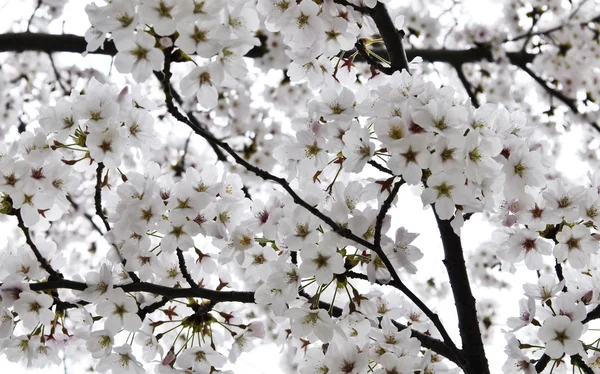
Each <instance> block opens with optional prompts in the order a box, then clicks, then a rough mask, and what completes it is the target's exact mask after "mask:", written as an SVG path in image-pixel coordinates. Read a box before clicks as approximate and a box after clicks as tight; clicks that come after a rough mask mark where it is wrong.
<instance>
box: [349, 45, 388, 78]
mask: <svg viewBox="0 0 600 374" xmlns="http://www.w3.org/2000/svg"><path fill="white" fill-rule="evenodd" d="M354 47H355V48H356V50H357V51H358V54H359V56H361V57H362V58H363V60H365V62H367V63H368V64H369V65H371V67H372V68H373V69H376V70H379V71H381V72H382V73H384V74H388V75H391V74H393V73H394V69H392V68H391V67H387V66H383V65H382V64H381V62H380V61H379V60H378V59H376V58H375V57H373V56H372V55H371V53H370V52H369V50H368V49H367V47H366V46H365V41H364V39H360V40H359V41H358V42H356V44H354Z"/></svg>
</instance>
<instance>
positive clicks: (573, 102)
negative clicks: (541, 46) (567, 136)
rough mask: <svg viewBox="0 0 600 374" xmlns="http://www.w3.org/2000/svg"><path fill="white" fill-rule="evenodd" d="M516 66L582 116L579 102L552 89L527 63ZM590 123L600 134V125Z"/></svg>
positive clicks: (516, 64)
mask: <svg viewBox="0 0 600 374" xmlns="http://www.w3.org/2000/svg"><path fill="white" fill-rule="evenodd" d="M514 65H515V66H518V67H519V68H521V70H523V71H524V72H525V73H527V74H528V75H529V76H530V77H531V78H533V80H534V81H536V82H537V83H538V84H539V85H540V86H541V87H542V88H543V89H544V90H545V91H546V92H547V93H548V94H549V95H550V96H551V97H555V98H557V99H558V100H560V101H561V102H562V103H563V104H565V105H566V106H567V107H568V108H569V109H570V110H571V111H572V112H573V114H576V115H579V116H581V115H582V113H580V112H579V109H578V108H577V101H576V100H575V99H572V98H570V97H568V96H566V95H565V94H563V93H562V92H560V91H559V90H557V89H554V88H552V87H550V85H548V82H547V81H546V80H545V79H543V78H542V77H540V76H539V75H537V74H536V73H535V72H534V71H533V70H531V69H530V68H529V67H528V66H527V64H526V63H522V62H517V63H514ZM589 123H590V125H591V126H592V127H593V128H594V129H595V130H596V131H598V132H600V125H598V124H597V123H596V122H589Z"/></svg>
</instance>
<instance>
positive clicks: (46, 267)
mask: <svg viewBox="0 0 600 374" xmlns="http://www.w3.org/2000/svg"><path fill="white" fill-rule="evenodd" d="M13 213H14V215H15V216H16V217H17V221H18V226H19V228H20V229H21V231H23V234H24V235H25V242H26V243H27V245H29V247H30V248H31V250H32V251H33V254H34V255H35V258H36V259H37V261H38V262H39V263H40V266H41V267H42V268H43V269H44V270H46V272H47V273H48V274H50V277H49V278H48V279H50V280H57V279H62V278H63V275H62V274H61V273H60V272H58V271H56V270H54V268H53V267H52V265H50V263H49V262H48V260H46V258H45V257H44V256H42V254H41V252H40V250H39V249H38V247H37V246H36V245H35V243H34V242H33V240H32V239H31V234H30V233H29V228H28V227H27V226H25V222H23V217H22V216H21V209H13Z"/></svg>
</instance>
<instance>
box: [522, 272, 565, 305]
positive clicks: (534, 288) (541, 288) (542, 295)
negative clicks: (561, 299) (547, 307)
mask: <svg viewBox="0 0 600 374" xmlns="http://www.w3.org/2000/svg"><path fill="white" fill-rule="evenodd" d="M564 285H565V280H564V279H563V280H562V281H560V282H558V283H557V282H556V278H555V277H554V276H553V275H552V274H542V276H540V277H539V278H538V284H537V285H535V284H531V283H525V284H524V285H523V290H524V291H525V295H526V296H530V297H533V298H534V299H536V300H541V301H542V302H545V301H546V300H548V299H551V298H553V297H554V296H555V294H557V293H558V292H560V291H561V290H562V289H563V287H564Z"/></svg>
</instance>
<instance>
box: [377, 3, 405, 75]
mask: <svg viewBox="0 0 600 374" xmlns="http://www.w3.org/2000/svg"><path fill="white" fill-rule="evenodd" d="M369 15H370V16H371V18H373V21H375V25H377V29H378V30H379V33H380V34H381V37H382V38H383V43H384V44H385V48H386V49H387V52H388V55H389V56H390V65H391V67H392V70H394V71H402V69H406V71H407V72H410V71H409V70H408V59H407V58H406V52H405V51H404V46H403V45H402V38H403V37H404V33H402V32H399V31H398V30H396V26H394V22H393V21H392V18H391V17H390V14H389V13H388V11H387V8H386V7H385V5H384V4H383V3H380V2H377V5H375V8H373V11H372V12H370V13H369Z"/></svg>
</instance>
